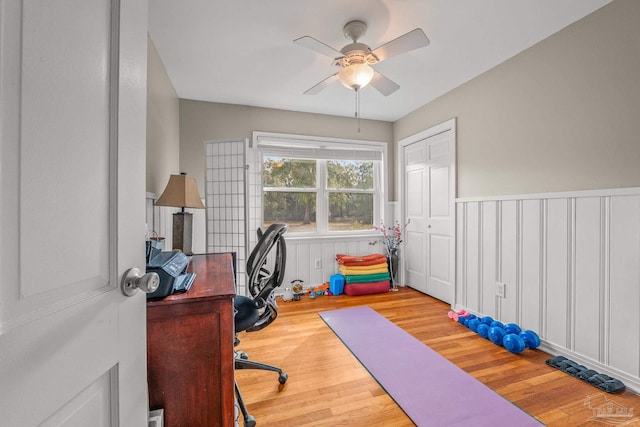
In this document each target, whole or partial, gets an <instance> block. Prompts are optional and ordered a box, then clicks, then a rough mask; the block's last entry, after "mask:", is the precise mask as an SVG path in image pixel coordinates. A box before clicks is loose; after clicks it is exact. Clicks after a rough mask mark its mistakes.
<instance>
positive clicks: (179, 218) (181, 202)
mask: <svg viewBox="0 0 640 427" xmlns="http://www.w3.org/2000/svg"><path fill="white" fill-rule="evenodd" d="M155 205H156V206H174V207H178V208H181V210H180V212H176V213H174V214H173V239H172V240H173V249H174V250H179V251H182V252H184V253H185V254H187V255H192V254H193V252H191V241H192V237H193V231H192V225H193V214H191V213H189V212H185V211H184V208H195V209H204V205H203V204H202V199H200V194H199V193H198V186H197V184H196V180H195V179H193V178H189V177H187V174H186V173H181V174H180V175H171V176H170V177H169V183H168V184H167V188H165V189H164V192H163V193H162V195H161V196H160V198H159V199H158V200H157V201H156V203H155Z"/></svg>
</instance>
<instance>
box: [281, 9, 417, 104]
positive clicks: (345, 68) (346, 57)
mask: <svg viewBox="0 0 640 427" xmlns="http://www.w3.org/2000/svg"><path fill="white" fill-rule="evenodd" d="M343 31H344V35H345V37H346V38H347V39H351V40H352V43H349V44H348V45H346V46H344V47H343V48H342V49H340V50H336V49H334V48H332V47H331V46H329V45H327V44H325V43H322V42H321V41H318V40H316V39H314V38H313V37H310V36H304V37H300V38H298V39H295V40H294V41H293V42H294V43H296V44H298V45H300V46H303V47H306V48H308V49H311V50H314V51H316V52H319V53H321V54H323V55H327V56H329V57H331V58H333V60H334V65H337V66H339V67H340V71H338V72H337V73H335V74H333V75H331V76H329V77H327V78H326V79H324V80H322V81H321V82H320V83H318V84H316V85H315V86H313V87H312V88H311V89H308V90H307V91H305V92H304V93H305V95H315V94H317V93H318V92H320V91H321V90H322V89H324V88H325V87H327V86H328V85H330V84H331V83H333V82H335V81H336V80H339V81H340V82H341V83H342V84H343V85H345V86H346V87H347V88H349V89H354V90H355V91H356V92H357V91H358V90H360V89H361V88H363V87H365V86H366V85H368V84H369V83H371V86H373V87H374V88H376V89H377V90H378V91H379V92H380V93H381V94H383V95H384V96H388V95H391V94H392V93H393V92H395V91H396V90H398V89H399V88H400V86H399V85H398V84H397V83H395V82H394V81H393V80H391V79H389V78H387V77H385V76H383V75H382V74H381V73H379V72H378V71H376V70H374V69H373V68H372V67H371V65H374V64H377V63H378V62H381V61H384V60H386V59H389V58H391V57H393V56H396V55H400V54H401V53H405V52H408V51H411V50H414V49H418V48H421V47H424V46H427V45H428V44H429V39H428V38H427V36H426V35H425V34H424V32H423V31H422V30H421V29H420V28H416V29H415V30H412V31H409V32H408V33H406V34H404V35H402V36H400V37H398V38H396V39H393V40H391V41H390V42H387V43H385V44H383V45H382V46H380V47H378V48H376V49H374V50H371V48H370V47H369V46H368V45H366V44H364V43H359V42H358V40H360V38H361V37H362V36H363V35H364V34H365V33H366V31H367V24H365V23H364V22H362V21H351V22H348V23H347V24H346V25H345V26H344V29H343Z"/></svg>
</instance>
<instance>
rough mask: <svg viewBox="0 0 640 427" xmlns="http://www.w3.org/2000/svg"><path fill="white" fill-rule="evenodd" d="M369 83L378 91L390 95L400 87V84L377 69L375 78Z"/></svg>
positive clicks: (374, 74)
mask: <svg viewBox="0 0 640 427" xmlns="http://www.w3.org/2000/svg"><path fill="white" fill-rule="evenodd" d="M369 84H370V85H371V86H373V87H374V88H376V89H377V90H378V92H380V93H381V94H383V95H384V96H389V95H391V94H392V93H393V92H395V91H397V90H398V89H400V85H398V84H397V83H396V82H394V81H393V80H391V79H389V78H388V77H385V76H383V75H382V74H380V73H379V72H377V71H376V72H374V73H373V78H372V79H371V83H369Z"/></svg>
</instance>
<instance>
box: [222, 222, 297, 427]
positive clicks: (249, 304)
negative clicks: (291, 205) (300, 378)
mask: <svg viewBox="0 0 640 427" xmlns="http://www.w3.org/2000/svg"><path fill="white" fill-rule="evenodd" d="M286 231H287V225H285V224H272V225H270V226H269V228H267V229H266V231H264V233H263V232H262V230H260V229H258V243H257V244H256V246H255V248H254V249H253V251H252V252H251V255H249V259H248V261H247V275H248V277H249V281H248V282H247V287H248V289H249V292H250V293H251V296H252V298H249V297H245V296H236V297H235V299H234V302H233V305H234V309H235V317H234V319H235V332H236V340H235V343H234V345H238V343H239V342H240V340H238V337H237V334H238V332H242V331H247V332H255V331H259V330H261V329H263V328H266V327H267V326H268V325H270V324H271V323H272V322H273V321H274V320H276V317H278V305H277V304H276V300H275V297H274V295H273V291H274V289H276V288H277V287H278V286H280V285H281V284H282V280H283V279H284V270H285V264H286V259H287V253H286V245H285V241H284V237H283V234H284V233H285V232H286ZM273 248H276V251H275V254H274V253H271V250H272V249H273ZM235 368H236V369H263V370H267V371H274V372H277V373H279V374H280V375H279V377H278V381H279V382H280V384H284V383H286V382H287V378H288V377H287V374H286V373H285V372H283V371H282V369H280V368H278V367H276V366H271V365H265V364H264V363H258V362H254V361H251V360H248V356H247V354H246V353H245V352H242V351H236V352H235ZM235 388H236V398H237V400H238V406H239V407H240V411H241V412H242V416H243V418H244V425H245V427H254V426H255V425H256V420H255V418H253V416H252V415H249V413H248V412H247V407H246V406H245V404H244V400H243V399H242V394H240V389H239V388H238V383H237V382H236V383H235Z"/></svg>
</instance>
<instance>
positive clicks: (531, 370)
mask: <svg viewBox="0 0 640 427" xmlns="http://www.w3.org/2000/svg"><path fill="white" fill-rule="evenodd" d="M278 304H279V308H280V310H279V316H278V319H276V321H275V322H274V323H272V324H271V325H270V326H269V327H267V328H265V329H263V330H261V331H258V332H254V333H243V334H241V335H240V337H239V338H240V340H241V343H240V345H239V346H238V348H239V349H242V350H244V351H246V352H248V353H249V356H250V358H251V359H253V360H257V361H260V362H264V363H269V364H273V365H277V366H280V367H281V368H282V369H284V370H285V371H286V372H287V374H288V375H289V380H288V382H287V384H286V385H285V386H284V387H279V384H278V381H277V374H275V373H273V372H265V371H254V370H246V371H237V372H236V378H237V380H238V384H239V387H240V390H241V392H242V394H243V397H244V399H245V401H246V403H247V405H248V408H249V412H250V413H251V414H252V415H253V416H254V417H255V418H256V420H257V425H258V426H261V427H263V426H314V427H316V426H347V425H349V426H354V425H355V426H394V427H395V426H412V425H414V424H413V423H412V422H411V420H410V419H409V418H408V417H407V416H406V415H405V414H404V412H403V411H402V410H401V409H400V408H399V407H398V406H397V405H396V404H395V402H394V401H393V400H392V399H391V398H390V397H389V396H388V395H387V394H386V393H385V392H384V390H382V388H381V387H380V386H379V385H378V383H377V382H376V381H375V380H374V379H373V378H372V377H371V375H370V374H369V373H368V372H367V371H366V369H364V368H363V367H362V365H361V364H360V363H359V362H358V361H357V360H356V359H355V357H354V356H353V355H352V354H351V353H350V352H349V350H348V349H347V348H346V347H345V346H344V345H343V344H342V342H341V341H340V340H339V339H338V338H337V337H336V336H335V335H334V334H333V332H332V331H331V330H330V329H329V328H328V327H327V326H326V325H325V323H324V322H323V321H322V319H321V318H320V316H318V315H317V312H318V311H323V310H333V309H339V308H346V307H352V306H359V305H368V306H370V307H371V308H373V309H375V310H376V311H377V312H378V313H380V314H381V315H383V316H385V317H386V318H388V319H389V320H391V321H393V322H394V323H396V324H397V325H398V326H400V327H402V328H403V329H404V330H405V331H407V332H408V333H410V334H411V335H413V336H414V337H416V338H417V339H419V340H421V341H422V342H424V343H425V344H427V345H428V346H429V347H431V348H432V349H433V350H435V351H437V352H439V353H440V354H441V355H443V356H444V357H446V358H447V359H448V360H450V361H451V362H453V363H455V364H456V365H458V366H459V367H460V368H462V369H464V370H465V371H466V372H467V373H469V374H470V375H472V376H474V377H475V378H477V379H478V380H479V381H481V382H483V383H484V384H486V385H487V386H488V387H490V388H491V389H493V390H495V391H496V392H497V393H499V394H500V395H502V396H504V397H505V398H506V399H507V400H509V401H511V402H513V403H514V404H515V405H517V406H518V407H520V408H521V409H523V410H524V411H526V412H527V413H529V414H530V415H532V416H534V417H535V418H537V419H538V420H539V421H541V422H542V423H544V424H546V425H548V426H562V427H564V426H591V425H593V426H596V425H597V426H603V425H607V424H604V423H603V422H602V421H605V420H604V419H602V418H599V419H595V420H590V419H591V418H592V417H593V416H594V412H593V410H592V409H590V407H589V405H588V404H587V400H588V397H589V396H591V395H594V394H595V395H596V396H595V397H594V401H596V400H595V399H599V401H598V402H604V401H605V400H604V399H605V398H606V399H610V400H611V401H613V402H614V405H615V404H617V405H621V406H623V407H625V408H628V409H629V410H631V409H633V412H634V414H635V417H634V418H633V420H634V421H633V422H635V424H633V422H632V423H631V424H626V425H633V426H636V425H637V426H640V396H638V395H636V394H634V393H631V392H628V391H626V392H624V393H621V394H616V395H612V394H607V393H604V392H601V391H600V390H599V389H597V388H595V387H592V386H590V385H588V384H586V383H584V382H582V381H580V380H577V379H575V378H573V377H571V376H569V375H567V374H565V373H563V372H560V371H558V370H556V369H553V368H551V367H549V366H547V365H546V364H545V360H547V359H548V358H549V357H551V356H550V355H548V354H546V353H543V352H542V351H539V350H525V351H524V352H522V353H520V354H518V355H515V354H512V353H509V352H508V351H507V350H505V349H503V348H501V347H498V346H496V345H494V344H492V343H491V342H490V341H488V340H485V339H483V338H481V337H480V336H478V335H477V334H475V333H473V332H471V331H469V330H468V329H467V328H466V327H464V326H462V325H459V324H457V323H455V322H453V321H451V320H450V319H449V318H448V317H447V312H448V311H449V309H450V307H449V306H448V305H447V304H445V303H443V302H441V301H438V300H436V299H433V298H431V297H428V296H426V295H424V294H421V293H420V292H417V291H414V290H412V289H409V288H401V289H400V292H397V293H388V294H377V295H367V296H357V297H350V296H346V295H340V296H318V297H317V298H316V299H314V300H311V299H309V298H308V297H307V296H304V297H303V299H302V300H301V301H291V302H282V300H279V301H278ZM398 363H405V362H404V361H402V360H399V361H398ZM460 392H461V393H463V392H464V390H460ZM598 421H600V422H598ZM611 421H613V420H611ZM618 421H621V420H620V419H618ZM241 424H242V421H241ZM470 425H472V424H470ZM618 425H619V424H618Z"/></svg>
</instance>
